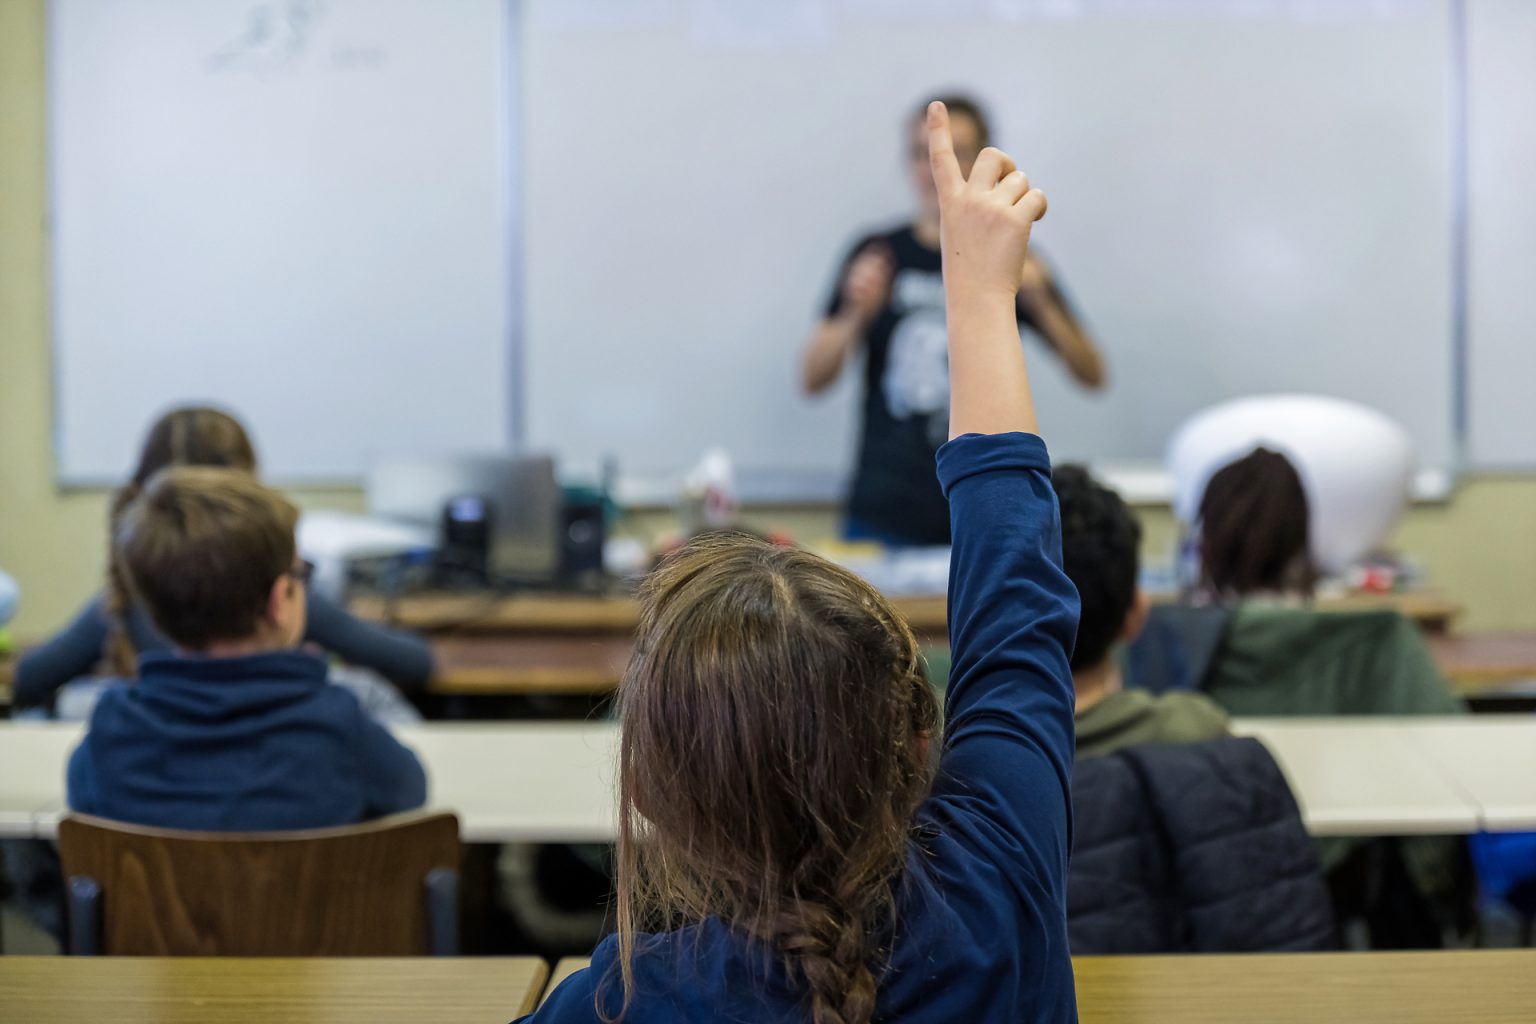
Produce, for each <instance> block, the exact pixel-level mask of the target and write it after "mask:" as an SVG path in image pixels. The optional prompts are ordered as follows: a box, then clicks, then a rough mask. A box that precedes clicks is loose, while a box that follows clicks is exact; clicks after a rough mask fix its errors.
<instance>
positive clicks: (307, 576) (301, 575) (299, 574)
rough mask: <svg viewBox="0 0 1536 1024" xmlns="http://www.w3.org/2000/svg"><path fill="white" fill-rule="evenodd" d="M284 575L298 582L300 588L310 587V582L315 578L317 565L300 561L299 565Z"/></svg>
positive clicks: (303, 560)
mask: <svg viewBox="0 0 1536 1024" xmlns="http://www.w3.org/2000/svg"><path fill="white" fill-rule="evenodd" d="M284 575H285V576H288V577H291V578H292V579H294V580H296V581H297V582H298V584H299V586H301V587H307V586H309V581H310V580H311V579H313V578H314V575H315V563H314V562H311V561H308V560H306V559H300V560H299V562H298V564H297V565H295V566H294V567H293V568H292V569H289V570H288V571H287V572H286V573H284Z"/></svg>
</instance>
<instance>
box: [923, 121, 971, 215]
mask: <svg viewBox="0 0 1536 1024" xmlns="http://www.w3.org/2000/svg"><path fill="white" fill-rule="evenodd" d="M928 163H929V165H930V166H931V167H932V168H933V183H934V184H935V185H936V186H938V190H939V195H943V194H945V193H946V192H953V191H955V190H956V189H958V188H960V186H962V185H964V184H965V175H963V174H961V173H960V161H958V160H956V159H955V142H954V139H952V138H951V137H950V134H949V111H948V110H946V109H944V104H942V103H940V102H939V101H938V100H934V101H933V102H932V103H930V104H928Z"/></svg>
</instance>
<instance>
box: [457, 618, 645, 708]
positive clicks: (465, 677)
mask: <svg viewBox="0 0 1536 1024" xmlns="http://www.w3.org/2000/svg"><path fill="white" fill-rule="evenodd" d="M633 646H634V643H633V641H632V639H631V637H630V634H628V633H603V634H591V635H586V634H575V633H573V634H567V635H559V636H534V635H525V634H506V635H497V634H471V635H456V634H450V635H445V636H436V637H433V638H432V655H433V658H434V659H435V660H436V662H437V673H436V675H435V676H434V677H433V679H432V683H431V684H430V687H429V689H430V691H431V692H432V693H435V694H439V695H443V696H512V695H529V694H539V695H551V694H582V695H591V696H600V695H603V694H607V693H610V692H611V691H612V690H613V689H614V687H616V686H618V685H619V680H620V678H622V677H623V675H624V666H625V664H626V663H627V662H628V661H629V652H630V650H631V649H632V648H633Z"/></svg>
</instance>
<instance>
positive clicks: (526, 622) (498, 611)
mask: <svg viewBox="0 0 1536 1024" xmlns="http://www.w3.org/2000/svg"><path fill="white" fill-rule="evenodd" d="M892 601H893V603H894V604H895V605H896V607H897V608H898V609H900V611H901V612H902V614H904V615H905V616H906V617H907V621H908V622H909V623H910V624H911V626H912V628H913V629H914V630H915V631H917V632H918V633H924V634H929V633H938V634H941V635H948V632H949V622H948V619H947V618H946V614H947V613H946V609H947V607H948V603H947V601H946V600H945V597H944V595H942V594H937V595H931V596H919V597H898V598H893V599H892ZM348 607H350V608H351V610H352V612H353V614H355V615H357V616H359V617H361V618H365V619H372V620H374V621H378V622H391V623H394V624H395V625H398V626H403V627H405V628H407V629H414V630H417V631H419V632H423V633H444V632H453V633H536V634H551V633H576V634H589V635H590V634H601V633H624V634H628V633H632V632H634V629H635V627H636V626H638V625H639V624H640V606H639V604H638V602H636V601H635V600H634V599H633V598H629V597H592V596H582V595H575V594H555V593H549V594H514V595H510V596H500V595H497V594H451V593H428V594H414V595H411V596H409V597H402V598H400V599H399V600H397V601H393V602H387V601H385V600H384V599H383V598H380V597H373V596H363V597H357V598H354V599H353V600H352V601H351V602H350V603H349V605H348Z"/></svg>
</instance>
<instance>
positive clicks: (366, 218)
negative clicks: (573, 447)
mask: <svg viewBox="0 0 1536 1024" xmlns="http://www.w3.org/2000/svg"><path fill="white" fill-rule="evenodd" d="M50 15H51V23H50V31H49V60H48V79H49V92H48V104H49V128H50V140H49V142H50V147H49V150H50V162H51V185H52V188H51V193H52V194H51V203H52V224H53V239H52V241H53V260H54V281H53V286H54V319H53V330H54V357H55V371H56V373H55V380H56V391H57V403H56V430H57V447H58V457H59V474H60V477H61V479H62V480H63V481H64V482H66V483H81V484H88V483H102V482H115V481H117V480H120V479H121V478H122V477H123V476H124V475H126V473H127V472H128V470H129V468H130V467H131V465H132V461H133V459H134V457H135V451H136V447H137V445H138V442H139V438H140V436H141V435H142V431H143V430H144V429H145V427H146V426H147V425H148V423H149V422H150V420H151V419H152V418H153V417H154V416H155V415H156V414H157V413H158V412H159V411H161V410H162V409H164V408H165V407H167V406H169V405H173V404H179V403H184V402H188V401H213V402H217V403H219V404H222V405H226V406H228V407H230V408H232V409H234V410H236V411H237V412H238V413H239V414H240V416H241V417H242V418H243V419H244V420H245V421H246V422H247V423H248V425H249V426H250V427H251V429H252V432H253V434H254V435H255V438H256V442H257V446H258V448H259V450H260V455H261V457H262V461H263V463H264V468H265V471H266V473H267V475H268V476H270V477H274V478H276V479H279V480H283V481H298V480H340V479H355V478H357V477H359V476H360V474H361V472H362V470H363V469H364V468H365V466H366V464H367V462H368V460H369V458H370V457H371V455H372V454H373V453H374V452H387V451H400V450H430V449H436V448H500V447H505V446H506V444H507V437H508V429H509V428H508V424H509V422H510V415H511V408H510V393H511V379H510V378H511V359H510V355H509V345H510V341H509V336H510V331H509V325H510V323H511V315H510V299H509V292H510V282H511V272H510V269H509V265H510V264H509V251H510V248H509V244H508V240H509V238H510V237H512V236H511V233H510V232H511V230H512V226H511V224H510V220H509V217H510V210H509V206H508V202H507V197H508V191H509V189H508V183H509V173H508V167H509V160H508V159H507V152H506V147H507V144H508V131H507V129H508V125H507V118H508V110H509V108H510V96H509V89H508V85H507V70H508V56H507V53H506V49H507V38H508V33H507V30H506V25H507V22H506V9H505V6H504V4H503V3H502V2H501V0H452V2H449V3H442V2H437V0H278V2H258V0H53V3H52V4H51V6H50Z"/></svg>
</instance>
